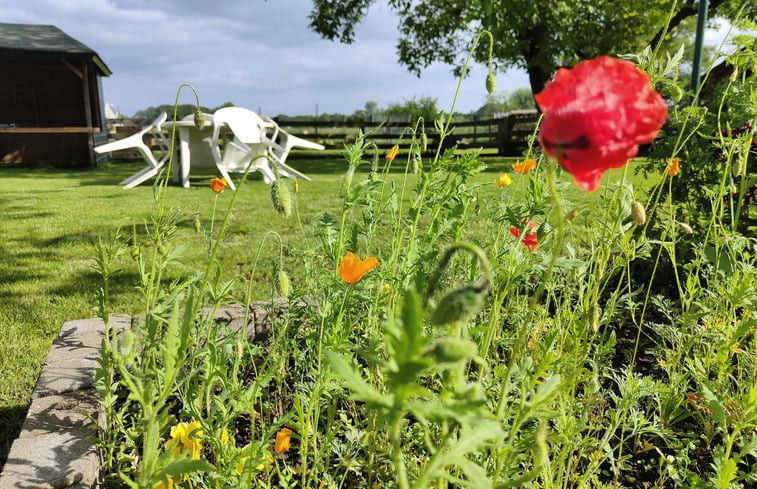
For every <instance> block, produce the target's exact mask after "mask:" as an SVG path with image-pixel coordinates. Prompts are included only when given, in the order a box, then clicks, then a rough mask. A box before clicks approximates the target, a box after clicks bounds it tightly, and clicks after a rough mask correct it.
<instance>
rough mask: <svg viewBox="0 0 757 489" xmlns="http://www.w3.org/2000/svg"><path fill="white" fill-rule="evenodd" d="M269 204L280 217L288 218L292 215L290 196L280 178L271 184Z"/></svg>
mask: <svg viewBox="0 0 757 489" xmlns="http://www.w3.org/2000/svg"><path fill="white" fill-rule="evenodd" d="M271 202H272V203H273V208H274V209H276V212H278V213H279V215H280V216H282V217H289V216H291V215H292V195H291V194H290V193H289V188H288V187H287V186H286V184H285V183H283V182H282V181H281V179H280V178H279V179H277V180H275V181H274V182H273V183H272V184H271Z"/></svg>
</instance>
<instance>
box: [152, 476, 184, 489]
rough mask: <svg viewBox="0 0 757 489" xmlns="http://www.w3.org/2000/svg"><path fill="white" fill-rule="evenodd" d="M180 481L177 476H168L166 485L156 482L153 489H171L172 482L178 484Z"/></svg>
mask: <svg viewBox="0 0 757 489" xmlns="http://www.w3.org/2000/svg"><path fill="white" fill-rule="evenodd" d="M180 481H181V479H179V478H178V477H169V478H168V485H165V484H163V483H162V482H158V483H157V484H156V485H155V487H154V488H153V489H173V485H174V484H178V483H179V482H180Z"/></svg>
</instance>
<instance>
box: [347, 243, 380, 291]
mask: <svg viewBox="0 0 757 489" xmlns="http://www.w3.org/2000/svg"><path fill="white" fill-rule="evenodd" d="M377 266H378V260H376V259H375V258H373V257H372V256H369V257H367V258H366V259H365V260H361V259H360V258H358V257H357V256H355V255H354V254H353V253H352V252H351V251H348V252H347V254H345V255H344V257H343V258H342V260H341V261H340V262H339V268H337V273H339V276H340V277H341V278H342V280H344V283H346V284H347V285H352V284H356V283H358V282H360V279H361V278H363V275H365V274H366V273H368V272H369V271H370V270H372V269H373V268H375V267H377Z"/></svg>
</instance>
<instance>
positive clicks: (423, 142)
mask: <svg viewBox="0 0 757 489" xmlns="http://www.w3.org/2000/svg"><path fill="white" fill-rule="evenodd" d="M421 148H423V152H424V153H425V152H426V151H428V136H426V133H425V131H424V132H422V133H421Z"/></svg>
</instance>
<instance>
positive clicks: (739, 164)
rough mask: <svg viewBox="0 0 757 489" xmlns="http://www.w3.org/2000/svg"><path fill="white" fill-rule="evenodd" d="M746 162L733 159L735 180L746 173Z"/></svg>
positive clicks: (732, 167)
mask: <svg viewBox="0 0 757 489" xmlns="http://www.w3.org/2000/svg"><path fill="white" fill-rule="evenodd" d="M744 162H745V161H742V160H741V158H734V159H733V163H731V175H733V178H738V177H740V176H741V174H742V173H744V165H743V163H744Z"/></svg>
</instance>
